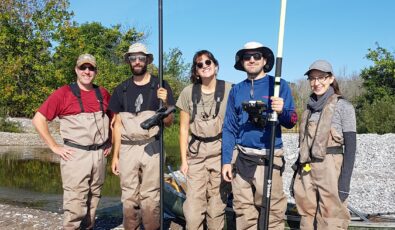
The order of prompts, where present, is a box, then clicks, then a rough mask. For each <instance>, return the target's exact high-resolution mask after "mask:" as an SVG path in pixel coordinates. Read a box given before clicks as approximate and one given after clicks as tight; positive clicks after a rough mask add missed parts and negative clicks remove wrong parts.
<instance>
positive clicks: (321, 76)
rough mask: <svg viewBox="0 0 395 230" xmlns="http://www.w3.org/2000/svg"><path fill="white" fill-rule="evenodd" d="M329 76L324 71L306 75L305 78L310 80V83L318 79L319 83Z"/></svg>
mask: <svg viewBox="0 0 395 230" xmlns="http://www.w3.org/2000/svg"><path fill="white" fill-rule="evenodd" d="M328 77H329V74H327V73H324V74H319V75H317V76H315V77H314V76H308V77H307V80H309V81H310V83H313V82H314V81H318V82H319V83H324V82H325V80H326V79H327V78H328Z"/></svg>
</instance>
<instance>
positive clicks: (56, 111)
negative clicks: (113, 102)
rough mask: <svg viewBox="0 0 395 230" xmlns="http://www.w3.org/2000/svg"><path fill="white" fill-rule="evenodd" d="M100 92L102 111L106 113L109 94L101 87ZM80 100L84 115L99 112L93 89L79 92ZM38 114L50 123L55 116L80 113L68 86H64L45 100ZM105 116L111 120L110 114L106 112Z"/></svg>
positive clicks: (75, 98) (76, 100) (98, 104)
mask: <svg viewBox="0 0 395 230" xmlns="http://www.w3.org/2000/svg"><path fill="white" fill-rule="evenodd" d="M100 92H101V93H102V95H103V109H104V111H105V112H107V107H108V102H109V100H110V94H109V93H108V91H107V90H106V89H105V88H103V87H100ZM81 100H82V106H83V107H84V110H85V113H93V112H98V111H101V110H100V103H99V101H98V100H97V97H96V92H95V90H94V89H92V90H89V91H85V90H81ZM38 112H40V113H41V114H43V115H44V116H45V117H46V118H47V119H48V120H49V121H52V120H53V119H55V117H57V116H67V115H75V114H79V113H81V107H80V103H79V102H78V99H77V97H76V96H75V95H74V94H73V92H72V91H71V88H70V86H69V85H64V86H62V87H60V88H59V89H57V90H56V91H55V92H53V93H52V94H51V95H50V96H49V97H48V98H47V100H46V101H45V102H44V103H43V104H42V105H41V106H40V108H39V109H38ZM107 114H108V115H109V117H110V118H111V114H110V113H109V112H107Z"/></svg>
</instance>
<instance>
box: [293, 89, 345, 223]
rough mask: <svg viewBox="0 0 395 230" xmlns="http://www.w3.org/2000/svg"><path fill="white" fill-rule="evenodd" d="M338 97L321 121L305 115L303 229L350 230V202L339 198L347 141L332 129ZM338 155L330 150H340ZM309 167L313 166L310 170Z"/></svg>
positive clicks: (299, 186) (298, 190)
mask: <svg viewBox="0 0 395 230" xmlns="http://www.w3.org/2000/svg"><path fill="white" fill-rule="evenodd" d="M336 103H337V97H336V95H334V96H332V97H331V98H330V100H329V102H328V104H327V105H326V106H325V107H324V109H323V111H322V112H321V115H320V118H319V119H320V120H319V121H314V120H310V113H309V111H305V112H304V113H303V115H302V121H301V122H302V123H301V126H300V127H301V128H300V141H299V143H300V146H301V148H300V164H301V165H300V166H299V169H298V171H297V175H296V177H295V182H294V197H295V203H296V207H297V209H298V212H299V214H300V216H301V222H300V228H301V229H302V230H308V229H319V230H326V229H328V230H329V229H347V227H348V224H349V222H350V219H351V217H350V214H349V212H348V209H347V201H345V202H344V203H342V201H341V200H340V198H339V195H338V194H339V191H338V180H339V175H340V173H341V167H342V163H343V154H341V153H342V151H343V150H342V148H341V146H342V144H343V138H342V136H341V135H340V134H338V133H337V131H336V130H335V129H334V128H332V127H331V123H332V116H333V113H334V108H335V105H336ZM339 148H340V152H338V153H330V152H331V151H330V150H333V149H339ZM306 164H308V165H309V166H310V169H309V168H306Z"/></svg>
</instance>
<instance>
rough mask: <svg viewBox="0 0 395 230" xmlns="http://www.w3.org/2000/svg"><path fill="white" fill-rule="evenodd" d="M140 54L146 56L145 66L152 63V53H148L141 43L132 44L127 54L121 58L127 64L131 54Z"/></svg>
mask: <svg viewBox="0 0 395 230" xmlns="http://www.w3.org/2000/svg"><path fill="white" fill-rule="evenodd" d="M137 53H142V54H145V55H146V56H147V58H148V59H147V64H151V63H152V62H153V61H154V56H153V55H152V53H150V52H148V49H147V47H146V46H145V45H144V44H142V43H134V44H132V45H131V46H129V49H128V52H126V53H125V54H124V55H123V57H124V59H125V62H127V63H129V56H130V55H132V54H137Z"/></svg>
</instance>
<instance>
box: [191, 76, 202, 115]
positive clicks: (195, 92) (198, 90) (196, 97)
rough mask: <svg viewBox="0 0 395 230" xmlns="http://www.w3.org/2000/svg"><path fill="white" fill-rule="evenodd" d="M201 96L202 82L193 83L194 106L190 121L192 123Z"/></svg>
mask: <svg viewBox="0 0 395 230" xmlns="http://www.w3.org/2000/svg"><path fill="white" fill-rule="evenodd" d="M201 97H202V84H200V83H195V84H193V86H192V103H193V108H192V117H191V120H190V123H192V122H193V121H194V120H195V116H196V113H197V104H198V103H199V101H200V98H201Z"/></svg>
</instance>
